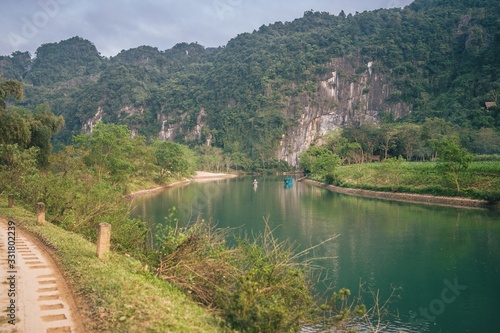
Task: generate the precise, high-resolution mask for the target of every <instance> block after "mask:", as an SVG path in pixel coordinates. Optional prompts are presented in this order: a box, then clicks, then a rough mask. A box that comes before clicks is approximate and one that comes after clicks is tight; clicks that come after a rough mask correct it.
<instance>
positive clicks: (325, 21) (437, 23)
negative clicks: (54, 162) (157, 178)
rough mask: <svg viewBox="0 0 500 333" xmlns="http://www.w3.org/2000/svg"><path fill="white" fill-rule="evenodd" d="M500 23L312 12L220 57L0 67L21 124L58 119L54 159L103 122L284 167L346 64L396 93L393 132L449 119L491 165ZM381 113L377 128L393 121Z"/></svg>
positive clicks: (438, 3) (140, 52) (142, 52)
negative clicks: (96, 121)
mask: <svg viewBox="0 0 500 333" xmlns="http://www.w3.org/2000/svg"><path fill="white" fill-rule="evenodd" d="M499 15H500V5H499V3H498V1H494V0H461V1H449V0H416V1H415V2H414V3H412V4H411V5H410V6H408V7H406V8H404V9H381V10H376V11H372V12H363V13H357V14H355V15H351V14H349V15H345V14H344V13H343V12H341V13H340V14H339V15H331V14H329V13H325V12H314V11H308V12H305V13H304V17H302V18H300V19H296V20H294V21H292V22H276V23H273V24H269V25H263V26H261V27H260V28H259V29H257V30H255V31H254V32H253V33H243V34H240V35H238V36H237V37H235V38H233V39H232V40H230V41H229V42H228V43H227V45H226V46H224V47H220V48H205V47H203V46H202V45H199V44H197V43H190V44H188V43H180V44H177V45H176V46H174V47H173V48H172V49H168V50H165V51H161V50H159V49H157V48H154V47H150V46H140V47H137V48H135V49H130V50H123V51H122V52H120V53H119V54H118V55H116V56H115V57H111V58H105V57H102V56H100V54H99V52H98V50H97V49H96V48H95V46H94V45H93V44H92V43H91V42H90V41H87V40H84V39H82V38H80V37H74V38H71V39H69V40H65V41H61V42H59V43H51V44H44V45H42V46H40V47H39V48H38V50H37V51H36V54H35V57H32V56H31V55H30V54H28V53H26V52H24V53H23V52H15V53H13V54H12V55H11V56H2V57H0V72H1V73H2V75H3V78H4V79H16V80H18V81H21V82H22V83H23V85H24V87H25V93H26V98H25V99H23V100H21V101H18V102H16V103H15V105H16V106H18V107H19V108H20V109H19V108H18V109H17V110H18V111H17V112H18V113H22V112H25V110H26V109H27V110H34V109H35V108H36V107H37V106H38V105H40V104H46V105H48V106H49V107H50V108H51V110H52V111H53V113H54V114H55V115H57V116H63V117H64V119H65V126H64V127H62V129H61V130H60V131H59V132H58V134H57V135H56V136H55V138H54V141H53V143H54V146H55V148H56V150H60V149H62V147H63V145H65V144H69V143H70V142H71V139H72V137H73V136H74V135H76V134H79V133H80V132H81V131H82V130H87V131H88V130H89V123H88V122H89V120H90V119H92V118H93V117H94V116H95V115H96V114H99V113H100V115H101V116H102V121H103V122H105V123H119V124H123V125H126V126H127V127H128V128H129V129H130V130H131V131H132V132H133V133H134V134H140V135H142V136H144V137H145V138H146V141H147V142H151V141H152V140H154V139H155V138H157V137H158V132H159V131H160V129H161V126H162V124H163V123H165V124H166V127H167V128H171V129H172V135H171V137H170V139H173V140H175V141H177V142H179V143H185V144H188V145H189V146H191V147H193V146H196V145H200V144H205V143H206V142H207V140H208V141H210V143H211V145H212V146H214V147H218V148H221V149H223V152H224V153H225V154H226V155H227V158H229V159H231V160H232V163H233V164H234V167H235V168H237V169H247V170H252V169H255V168H257V167H267V168H272V167H275V168H279V167H281V164H280V162H279V161H277V160H276V150H277V148H278V145H279V141H280V140H281V137H282V134H283V133H285V132H286V131H287V130H288V129H290V128H292V127H293V126H295V125H296V124H297V119H298V118H299V117H300V116H301V114H302V113H303V112H304V108H305V107H306V106H309V105H314V104H315V103H319V102H320V101H319V99H320V95H319V94H318V90H319V88H318V82H319V81H320V80H325V78H326V76H325V75H327V74H328V73H331V72H332V70H335V68H333V67H332V63H331V60H332V59H335V58H344V59H359V61H358V60H356V61H354V60H353V61H354V63H359V65H360V66H361V67H360V68H359V71H358V70H357V72H356V73H360V71H363V70H366V68H365V67H366V66H365V65H366V63H367V62H369V61H372V62H373V63H374V65H373V70H374V71H376V72H377V73H382V74H386V75H387V76H388V79H389V80H390V83H391V84H393V85H394V86H395V87H396V88H397V90H396V91H395V92H394V93H393V94H392V95H391V96H390V97H389V98H388V100H387V101H386V103H387V105H390V104H394V103H398V102H404V103H407V104H409V105H411V106H412V113H411V114H410V115H409V116H407V117H405V118H404V119H399V121H403V122H409V123H416V124H423V123H424V121H425V119H426V118H440V119H444V120H445V121H446V122H449V123H451V124H452V125H454V126H456V127H458V128H460V129H461V131H460V134H461V137H460V139H461V142H462V144H463V145H464V146H465V147H466V148H468V149H469V150H470V151H472V152H475V153H492V152H498V148H497V147H498V145H496V144H495V143H494V142H491V143H490V144H489V145H488V147H487V148H485V147H484V146H482V144H479V143H477V142H472V141H473V140H474V138H477V137H482V138H486V136H487V135H489V134H492V136H491V138H492V139H494V140H498V131H499V128H500V118H499V111H498V107H496V106H495V103H496V104H498V95H499V93H500V81H499V80H500V79H499V72H500V66H498V62H497V55H498V54H499V51H500V34H499V32H498V31H500V29H499V24H500V23H499V21H498V17H499ZM363 66H365V67H363ZM340 75H342V73H340ZM349 80H351V81H353V82H354V81H356V74H355V75H354V76H353V77H350V78H349ZM486 102H488V103H493V104H488V107H486V104H485V103H486ZM334 111H335V110H334ZM378 112H379V116H380V118H381V121H382V122H384V121H391V120H393V118H394V117H393V115H391V114H388V113H385V112H384V110H378ZM199 125H201V126H199ZM197 126H199V128H198V132H196V131H194V130H195V129H196V128H197ZM193 133H195V134H193ZM478 145H480V146H481V147H478ZM393 156H398V155H397V154H396V155H393ZM257 160H260V161H261V163H260V164H259V165H257V166H256V165H254V163H252V161H257ZM262 161H264V162H263V163H262ZM226 164H227V163H226Z"/></svg>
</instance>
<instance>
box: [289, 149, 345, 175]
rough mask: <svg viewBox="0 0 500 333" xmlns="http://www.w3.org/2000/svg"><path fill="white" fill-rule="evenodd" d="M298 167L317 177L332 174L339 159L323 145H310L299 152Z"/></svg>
mask: <svg viewBox="0 0 500 333" xmlns="http://www.w3.org/2000/svg"><path fill="white" fill-rule="evenodd" d="M299 159H300V163H299V164H300V167H301V168H302V169H304V171H305V172H306V173H312V174H313V175H315V176H318V177H325V176H326V175H332V174H333V173H334V171H335V168H336V167H337V166H338V165H339V164H340V162H341V160H340V157H339V156H338V155H335V154H334V153H332V152H331V151H330V150H328V149H326V148H324V147H317V146H312V147H309V148H308V149H307V150H306V151H305V152H303V153H301V154H300V157H299Z"/></svg>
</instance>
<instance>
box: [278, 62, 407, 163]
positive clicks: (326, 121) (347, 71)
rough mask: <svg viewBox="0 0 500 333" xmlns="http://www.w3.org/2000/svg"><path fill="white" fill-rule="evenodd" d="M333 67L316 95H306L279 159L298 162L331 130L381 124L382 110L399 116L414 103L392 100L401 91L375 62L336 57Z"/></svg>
mask: <svg viewBox="0 0 500 333" xmlns="http://www.w3.org/2000/svg"><path fill="white" fill-rule="evenodd" d="M329 66H330V68H331V69H332V72H331V75H329V76H328V77H326V78H325V79H323V80H320V81H319V82H318V89H317V90H318V93H317V94H316V96H313V97H310V96H305V95H304V96H302V98H301V101H303V102H304V101H305V103H300V104H302V105H301V106H299V107H302V112H301V115H300V117H299V118H298V119H297V121H298V125H296V126H294V127H293V128H291V129H290V130H289V131H288V132H287V133H285V134H283V137H282V140H281V142H280V148H279V152H278V158H279V159H280V160H285V161H287V162H288V163H289V164H291V165H297V164H298V155H299V154H300V153H301V152H303V151H305V150H306V149H307V148H308V147H309V146H311V144H313V143H314V142H315V141H316V140H317V139H318V138H319V137H320V136H322V135H324V134H325V133H327V132H328V131H331V130H335V129H337V128H342V127H347V126H352V125H360V124H363V123H366V122H374V123H377V122H378V121H379V120H380V115H381V113H382V112H384V113H389V114H392V115H393V117H394V118H395V119H398V118H400V117H403V116H405V115H407V114H409V113H410V112H411V105H406V104H402V103H395V104H391V103H388V101H387V100H388V99H389V97H390V96H391V94H394V93H397V90H396V89H395V87H394V86H393V85H392V84H391V83H390V82H389V81H388V79H387V77H386V76H385V75H384V74H382V73H379V72H378V71H377V68H376V64H375V63H373V62H371V61H369V62H367V63H366V62H364V63H363V62H361V61H360V60H359V59H346V58H336V59H334V60H333V61H332V62H331V63H330V64H329Z"/></svg>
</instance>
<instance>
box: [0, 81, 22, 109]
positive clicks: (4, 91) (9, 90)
mask: <svg viewBox="0 0 500 333" xmlns="http://www.w3.org/2000/svg"><path fill="white" fill-rule="evenodd" d="M23 97H24V90H23V85H22V84H21V83H20V82H19V81H16V80H7V81H4V82H0V111H2V110H4V109H5V105H6V104H5V103H6V100H7V99H9V98H14V99H17V100H21V99H23Z"/></svg>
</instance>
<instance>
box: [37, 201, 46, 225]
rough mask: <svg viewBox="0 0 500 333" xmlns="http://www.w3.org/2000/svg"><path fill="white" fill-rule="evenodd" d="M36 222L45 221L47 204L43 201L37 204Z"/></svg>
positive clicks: (41, 222)
mask: <svg viewBox="0 0 500 333" xmlns="http://www.w3.org/2000/svg"><path fill="white" fill-rule="evenodd" d="M36 222H37V223H38V224H43V223H45V204H44V203H43V202H39V203H37V205H36Z"/></svg>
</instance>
